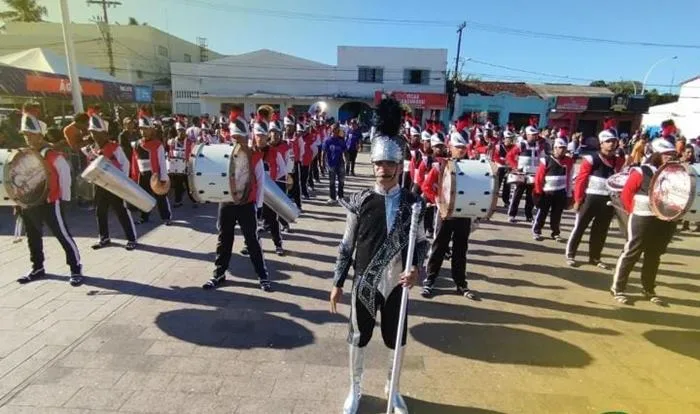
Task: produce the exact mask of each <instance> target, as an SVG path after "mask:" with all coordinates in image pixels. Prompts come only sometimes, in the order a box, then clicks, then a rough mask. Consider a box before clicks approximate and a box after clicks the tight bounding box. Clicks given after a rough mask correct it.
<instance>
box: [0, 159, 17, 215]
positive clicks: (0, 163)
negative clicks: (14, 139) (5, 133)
mask: <svg viewBox="0 0 700 414" xmlns="http://www.w3.org/2000/svg"><path fill="white" fill-rule="evenodd" d="M10 151H12V150H9V149H4V148H1V149H0V206H16V205H17V203H16V202H15V201H14V200H12V199H11V198H10V193H9V192H8V191H7V186H8V184H9V183H7V182H6V181H5V177H6V176H8V169H9V168H10V163H9V158H10Z"/></svg>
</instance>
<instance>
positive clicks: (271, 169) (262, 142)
mask: <svg viewBox="0 0 700 414" xmlns="http://www.w3.org/2000/svg"><path fill="white" fill-rule="evenodd" d="M268 129H269V127H268V125H267V123H266V122H265V120H264V119H263V118H262V117H261V116H258V119H256V121H255V123H254V124H253V137H254V139H255V147H254V153H253V154H254V155H257V156H259V157H260V159H261V160H262V163H263V170H264V172H265V174H268V175H269V176H270V178H271V179H272V181H274V182H275V183H277V182H280V181H281V182H282V183H284V185H285V188H286V184H287V183H286V177H287V166H286V165H285V162H284V154H283V153H282V152H280V151H278V150H277V149H275V148H272V147H271V146H270V145H269V144H268V133H269V132H268ZM258 188H259V189H260V191H261V192H262V181H260V182H259V183H258ZM261 197H262V195H261ZM261 214H262V219H263V221H264V222H265V226H266V227H267V228H269V229H270V235H271V236H272V241H273V242H274V243H275V253H277V255H278V256H284V249H283V248H282V235H281V234H280V222H279V220H278V217H277V213H275V211H274V210H273V209H271V208H270V207H268V206H267V205H265V204H263V205H262V213H261ZM246 247H248V246H246ZM247 250H248V253H249V254H250V249H248V248H247Z"/></svg>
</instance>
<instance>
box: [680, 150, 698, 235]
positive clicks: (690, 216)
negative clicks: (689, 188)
mask: <svg viewBox="0 0 700 414" xmlns="http://www.w3.org/2000/svg"><path fill="white" fill-rule="evenodd" d="M689 172H690V173H691V174H692V173H694V174H695V199H694V200H693V204H692V205H691V206H690V209H689V210H688V212H687V213H686V214H685V216H683V220H687V221H690V222H691V223H700V164H691V165H690V169H689Z"/></svg>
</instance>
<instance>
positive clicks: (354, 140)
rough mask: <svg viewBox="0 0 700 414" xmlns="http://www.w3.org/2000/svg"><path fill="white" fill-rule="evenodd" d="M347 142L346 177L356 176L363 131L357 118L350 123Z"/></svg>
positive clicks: (346, 137) (346, 136) (346, 135)
mask: <svg viewBox="0 0 700 414" xmlns="http://www.w3.org/2000/svg"><path fill="white" fill-rule="evenodd" d="M345 142H346V144H347V150H348V152H347V153H346V155H347V162H346V163H345V175H346V176H347V175H350V174H352V176H353V177H354V176H355V162H356V161H357V153H358V152H359V151H360V149H361V148H362V129H360V126H359V124H358V122H357V118H353V119H352V120H351V121H350V129H349V131H348V132H347V133H346V134H345Z"/></svg>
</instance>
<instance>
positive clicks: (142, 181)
mask: <svg viewBox="0 0 700 414" xmlns="http://www.w3.org/2000/svg"><path fill="white" fill-rule="evenodd" d="M139 185H140V186H141V188H143V189H144V190H146V192H147V193H148V194H150V195H152V196H153V198H155V199H156V207H157V208H158V213H159V214H160V218H161V219H162V220H170V218H171V216H172V214H171V212H170V202H168V195H167V194H165V195H157V194H155V193H154V192H153V190H151V172H150V171H146V172H142V173H141V175H139ZM150 215H151V212H150V211H149V212H145V211H142V212H141V220H144V221H146V220H148V217H149V216H150Z"/></svg>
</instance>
